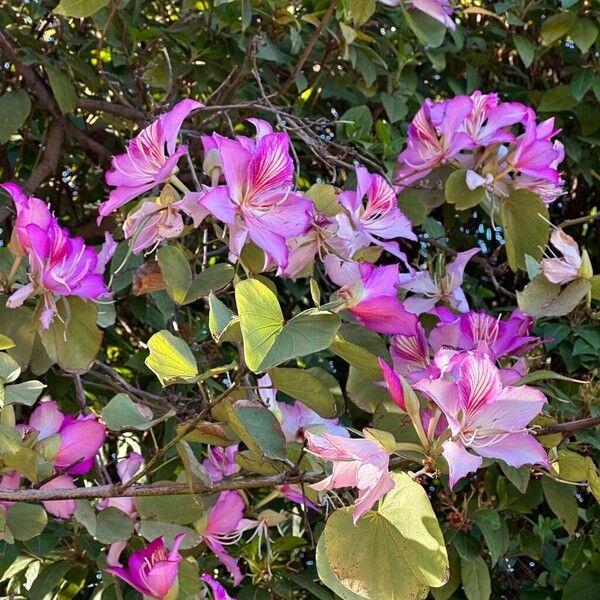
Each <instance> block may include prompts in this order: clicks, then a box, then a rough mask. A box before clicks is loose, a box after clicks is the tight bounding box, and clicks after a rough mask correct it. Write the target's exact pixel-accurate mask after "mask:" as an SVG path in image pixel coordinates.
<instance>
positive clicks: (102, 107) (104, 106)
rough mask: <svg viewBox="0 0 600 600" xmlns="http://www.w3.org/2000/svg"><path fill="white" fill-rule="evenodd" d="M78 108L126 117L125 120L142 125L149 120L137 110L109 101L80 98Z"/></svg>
mask: <svg viewBox="0 0 600 600" xmlns="http://www.w3.org/2000/svg"><path fill="white" fill-rule="evenodd" d="M77 106H78V107H79V108H81V109H82V110H85V111H89V112H105V113H109V114H111V115H115V116H117V117H124V118H125V119H131V120H132V121H136V122H140V123H146V122H147V121H148V120H149V117H148V115H147V114H145V113H143V112H142V111H141V110H138V109H137V108H133V107H131V106H124V105H122V104H116V103H114V102H109V101H108V100H94V99H92V98H79V100H77Z"/></svg>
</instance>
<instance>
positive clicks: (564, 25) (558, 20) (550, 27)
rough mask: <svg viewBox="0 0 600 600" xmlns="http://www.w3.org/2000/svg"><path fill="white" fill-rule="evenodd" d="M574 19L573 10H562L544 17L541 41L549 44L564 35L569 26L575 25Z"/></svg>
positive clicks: (575, 17)
mask: <svg viewBox="0 0 600 600" xmlns="http://www.w3.org/2000/svg"><path fill="white" fill-rule="evenodd" d="M576 20H577V14H576V13H574V12H562V13H558V14H555V15H552V16H550V17H548V18H547V19H545V20H544V22H543V23H542V42H543V43H544V45H546V46H550V45H552V44H553V43H554V42H556V41H557V40H559V39H560V38H561V37H563V36H564V35H566V34H567V33H568V32H569V30H570V29H571V27H573V25H575V21H576Z"/></svg>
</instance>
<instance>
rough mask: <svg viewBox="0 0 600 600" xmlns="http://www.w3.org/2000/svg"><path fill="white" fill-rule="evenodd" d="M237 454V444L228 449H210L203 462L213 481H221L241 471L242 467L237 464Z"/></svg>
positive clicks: (214, 447)
mask: <svg viewBox="0 0 600 600" xmlns="http://www.w3.org/2000/svg"><path fill="white" fill-rule="evenodd" d="M237 453H238V445H237V444H235V445H234V446H227V447H226V448H221V447H220V446H209V447H208V456H207V457H206V458H205V459H204V460H203V461H202V466H203V467H204V468H205V469H206V472H207V473H208V476H209V477H210V479H211V481H221V480H222V479H224V478H225V477H229V476H230V475H235V473H237V472H238V471H239V470H240V465H238V464H237V463H236V462H235V457H236V455H237Z"/></svg>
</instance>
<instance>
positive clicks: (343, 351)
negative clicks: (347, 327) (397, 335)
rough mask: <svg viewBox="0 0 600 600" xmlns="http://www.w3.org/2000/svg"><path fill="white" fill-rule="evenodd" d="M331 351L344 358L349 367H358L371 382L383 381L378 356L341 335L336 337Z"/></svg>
mask: <svg viewBox="0 0 600 600" xmlns="http://www.w3.org/2000/svg"><path fill="white" fill-rule="evenodd" d="M329 349H330V350H331V351H332V352H334V353H335V354H337V355H338V356H339V357H341V358H343V359H344V360H345V361H346V362H347V363H348V364H349V365H352V366H353V367H356V369H358V370H359V371H360V372H361V374H362V375H363V376H364V377H366V378H367V379H370V380H371V381H381V380H382V375H381V368H380V366H379V362H378V360H377V358H378V357H377V356H375V355H374V354H372V353H371V352H369V351H368V350H366V349H365V348H363V347H362V346H359V345H358V344H354V343H352V342H350V341H349V340H347V339H346V338H345V337H344V336H342V334H341V333H338V334H337V335H336V336H335V339H334V341H333V343H332V344H331V345H330V346H329Z"/></svg>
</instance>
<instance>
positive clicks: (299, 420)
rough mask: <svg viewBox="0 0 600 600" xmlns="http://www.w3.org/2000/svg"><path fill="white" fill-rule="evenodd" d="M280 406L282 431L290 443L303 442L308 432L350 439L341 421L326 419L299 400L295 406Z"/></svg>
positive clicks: (283, 403)
mask: <svg viewBox="0 0 600 600" xmlns="http://www.w3.org/2000/svg"><path fill="white" fill-rule="evenodd" d="M278 404H279V420H280V423H281V429H282V431H283V433H284V435H285V439H286V441H288V442H303V441H304V439H305V437H306V434H307V432H310V433H313V434H315V435H321V434H323V433H331V434H334V435H338V436H342V437H350V434H349V433H348V430H347V429H346V428H345V427H342V426H341V425H340V421H339V419H325V418H323V417H321V416H319V415H318V414H317V413H316V412H315V411H314V410H312V408H309V407H308V406H305V405H304V404H302V402H300V401H298V400H296V402H294V404H287V403H285V402H279V403H278Z"/></svg>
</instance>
